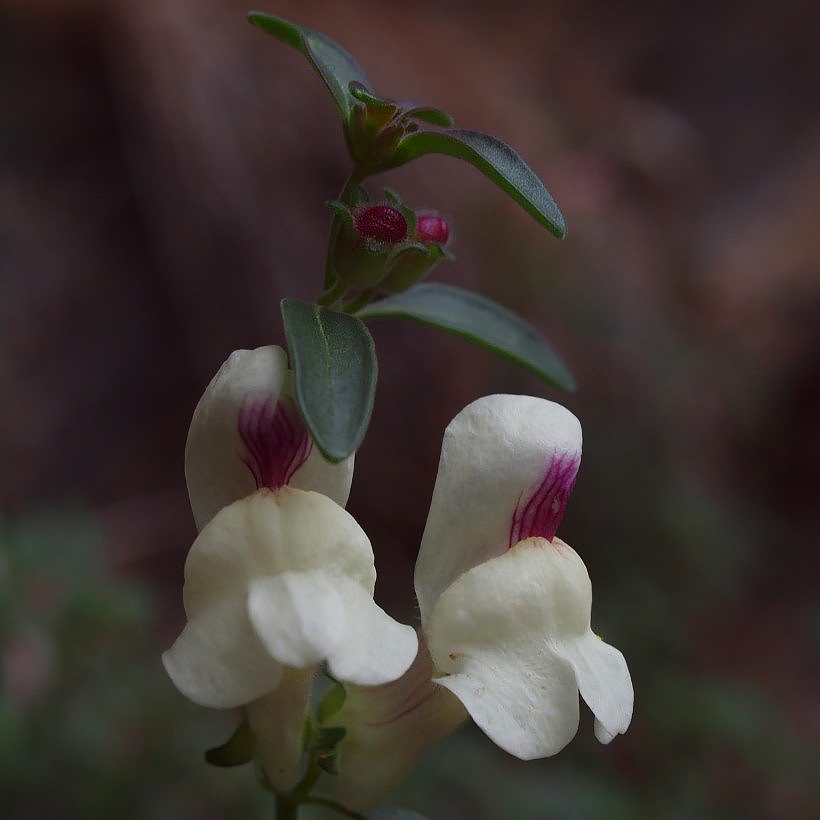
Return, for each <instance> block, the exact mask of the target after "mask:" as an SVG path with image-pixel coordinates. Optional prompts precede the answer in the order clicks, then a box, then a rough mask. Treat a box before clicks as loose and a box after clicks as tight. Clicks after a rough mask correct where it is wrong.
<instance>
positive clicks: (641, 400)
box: [0, 0, 820, 820]
mask: <svg viewBox="0 0 820 820" xmlns="http://www.w3.org/2000/svg"><path fill="white" fill-rule="evenodd" d="M246 8H247V3H246V2H238V0H140V2H136V3H135V2H130V3H129V2H121V1H119V0H108V1H107V2H106V1H105V0H73V1H71V0H63V2H58V1H57V0H51V2H49V1H48V0H16V1H14V2H10V0H3V2H0V101H1V104H2V118H0V148H1V149H2V155H1V156H0V396H1V397H2V400H1V401H0V516H1V517H0V642H1V646H2V650H1V653H0V659H1V660H2V667H1V668H2V676H1V677H0V679H1V680H2V689H1V690H0V798H2V805H3V813H4V815H5V816H8V817H13V818H51V817H82V818H97V817H100V818H102V817H134V818H166V817H167V818H172V817H173V818H178V817H197V818H199V817H202V818H222V817H225V818H227V817H270V816H271V815H272V812H273V808H272V805H271V802H270V799H269V796H268V795H266V794H265V793H264V792H262V790H260V789H258V788H257V787H256V785H255V783H254V775H253V772H252V770H251V767H244V768H241V769H233V770H218V769H213V768H210V767H208V766H207V765H206V764H205V763H204V760H203V759H202V756H201V752H202V750H203V749H205V748H207V747H209V746H213V745H216V744H218V743H220V742H221V741H222V740H223V739H224V738H225V737H226V736H227V734H228V733H229V732H230V730H231V729H232V725H233V717H232V716H230V715H225V714H222V713H218V712H212V711H208V710H205V709H199V708H197V707H194V706H193V705H191V704H189V703H187V702H186V701H185V700H184V699H183V698H182V696H181V695H179V694H178V693H177V692H176V690H174V689H173V687H172V686H171V684H170V682H169V681H168V680H167V679H166V678H165V676H164V673H163V671H162V668H161V665H160V662H159V653H160V652H161V651H162V650H163V649H164V648H166V647H167V646H168V645H170V643H171V642H172V640H173V639H174V638H175V636H176V634H177V632H178V630H179V628H180V626H181V624H182V622H183V611H182V604H181V581H182V564H183V561H184V558H185V554H186V551H187V549H188V547H189V546H190V543H191V541H192V539H193V537H194V534H195V533H194V527H193V522H192V520H191V516H190V512H189V509H188V506H187V497H186V491H185V486H184V479H183V470H182V450H183V444H184V440H185V435H186V432H187V426H188V422H189V420H190V415H191V412H192V410H193V407H194V404H195V402H196V401H197V399H198V397H199V395H200V393H201V391H202V390H203V388H204V386H205V385H206V383H207V382H208V381H209V379H210V377H211V376H212V374H213V373H214V372H215V370H216V369H217V367H218V366H219V365H220V364H221V362H222V361H223V360H224V358H225V357H226V356H227V354H228V353H229V352H230V351H231V350H233V349H235V348H239V347H252V346H256V345H260V344H266V343H271V342H281V341H282V338H283V336H282V329H281V320H280V317H279V312H278V302H279V299H280V298H281V297H282V296H284V295H290V296H296V297H302V298H312V297H314V296H315V295H316V294H317V293H318V289H319V287H320V279H321V270H322V264H323V253H324V241H325V233H326V230H327V226H328V221H329V214H328V212H327V210H326V209H325V207H324V202H325V201H326V200H328V199H331V198H333V197H335V196H336V194H337V192H338V189H339V188H340V186H341V183H342V181H343V179H344V177H345V176H346V173H347V170H348V163H347V159H346V155H345V150H344V144H343V140H342V136H341V132H340V128H339V124H338V122H337V117H336V112H335V109H334V107H333V104H332V102H331V100H330V98H329V96H328V95H327V94H326V92H325V90H324V88H323V86H322V85H321V83H320V81H319V80H318V78H317V77H315V76H314V75H313V73H312V72H311V70H310V68H309V66H308V65H307V63H306V62H305V61H304V60H303V59H302V58H301V57H300V56H299V55H298V54H297V53H296V52H295V51H293V50H292V49H289V48H287V47H285V46H283V45H281V44H279V43H277V42H276V41H274V40H273V39H271V38H269V37H266V36H265V35H263V34H261V33H260V32H258V31H256V30H254V29H252V28H251V27H250V26H248V25H247V24H246V23H245V21H244V12H245V11H246ZM263 8H265V10H269V11H271V12H274V13H277V14H280V15H281V16H284V17H287V18H290V19H294V20H296V21H299V22H301V23H303V24H306V25H309V26H311V27H313V28H316V29H318V30H320V31H323V32H325V33H327V34H328V35H330V36H331V37H333V38H334V39H336V40H338V41H339V42H341V43H342V44H343V45H345V46H346V47H347V48H348V49H349V50H351V51H352V52H353V53H354V54H355V55H356V56H357V57H358V58H359V60H360V62H361V63H362V64H363V65H364V66H365V67H366V69H367V70H368V73H369V74H370V76H371V78H372V79H373V81H374V85H375V87H376V90H377V91H379V92H382V93H385V94H387V95H390V96H395V97H398V98H406V99H415V100H418V101H420V102H427V103H431V104H436V105H440V106H441V107H443V108H445V109H446V110H448V111H450V112H451V113H452V114H453V115H454V116H455V119H456V122H457V124H459V125H461V126H463V127H468V128H470V127H471V128H475V129H478V130H483V131H486V132H489V133H493V134H497V135H499V136H501V137H502V138H504V139H505V140H507V141H508V142H510V143H511V144H512V145H514V146H515V147H516V148H517V149H518V150H519V151H520V153H521V154H522V155H523V156H524V157H525V158H526V159H527V160H528V161H529V162H530V164H531V165H532V166H533V167H534V168H535V169H536V171H537V172H538V173H539V174H540V175H541V176H542V177H543V178H544V179H545V180H546V182H547V184H548V186H549V187H550V188H551V190H552V191H553V193H554V194H555V196H556V198H557V199H558V201H559V203H560V204H561V206H562V207H563V209H564V211H565V213H566V215H567V219H568V223H569V226H570V235H569V238H568V239H567V240H566V241H564V242H558V241H556V240H555V239H553V238H552V237H551V236H549V234H547V232H546V231H544V230H542V229H541V228H539V227H538V225H536V223H535V222H533V221H532V220H531V219H530V218H529V217H528V216H527V215H526V214H524V213H523V211H521V210H520V209H519V208H517V206H516V205H515V204H513V203H512V202H510V201H508V200H507V199H506V198H505V196H504V195H503V194H502V193H500V192H499V191H498V190H497V189H496V188H495V187H494V186H493V185H492V184H491V183H489V182H488V181H487V180H486V179H484V178H483V177H482V176H481V175H480V174H479V173H478V172H476V171H475V170H474V169H472V168H470V167H469V166H467V165H463V164H461V163H458V162H457V161H456V160H452V159H449V158H433V157H431V158H426V159H424V160H422V161H419V162H418V163H417V164H414V165H413V166H412V168H411V169H399V170H397V171H395V172H392V173H390V174H389V175H385V177H384V178H383V181H384V184H389V185H390V186H391V187H393V188H395V189H397V190H399V191H400V192H401V193H402V194H403V196H404V198H405V199H406V201H408V202H409V203H410V204H413V205H417V206H421V205H424V206H427V207H431V208H436V209H439V210H441V211H442V212H443V213H445V214H447V215H448V217H449V219H450V223H451V225H452V227H453V232H454V236H455V239H454V242H453V250H454V252H455V253H456V256H457V261H456V262H455V263H451V264H449V265H441V266H440V267H439V268H438V269H437V270H436V272H435V274H434V278H435V279H437V280H441V281H447V282H452V283H455V284H458V285H462V286H466V287H470V288H472V289H474V290H477V291H479V292H481V293H484V294H486V295H488V296H490V297H492V298H494V299H496V300H498V301H499V302H502V303H504V304H506V305H508V306H509V307H511V308H513V309H516V310H518V311H519V312H520V313H522V314H523V315H524V316H525V317H526V318H527V319H529V320H530V321H531V322H532V323H533V324H535V325H537V326H538V327H539V328H540V329H541V330H542V331H543V332H544V333H545V335H546V336H547V337H548V339H549V340H550V341H551V342H552V343H553V344H554V346H555V347H556V348H557V349H558V350H559V352H560V353H561V354H562V356H563V357H564V358H565V360H566V361H567V362H568V363H569V365H570V367H571V369H572V370H573V372H574V373H575V375H576V376H577V378H578V381H579V385H580V389H579V390H578V391H577V393H576V394H574V395H564V394H560V393H559V392H557V391H553V390H551V389H549V388H546V387H544V386H543V385H542V384H540V383H539V382H538V381H536V380H535V379H534V378H532V377H530V376H528V375H526V374H522V373H521V372H519V371H517V370H516V369H515V368H514V367H513V366H512V365H510V364H508V363H506V362H504V361H502V360H500V359H496V358H494V357H492V356H491V355H490V354H489V353H487V352H486V351H483V350H480V349H478V348H473V347H471V346H469V345H468V344H467V343H466V342H464V341H463V340H461V339H458V338H456V337H450V336H446V335H444V334H441V333H439V332H437V331H435V330H432V329H428V328H423V327H420V326H415V325H410V324H402V323H399V322H387V321H385V322H382V323H379V324H373V325H372V330H373V333H374V336H375V339H376V343H377V349H378V353H379V362H380V382H379V388H378V394H377V398H376V407H375V414H374V417H373V423H372V426H371V430H370V434H369V436H368V438H367V439H366V442H365V444H364V446H363V447H362V449H361V451H360V453H359V456H358V460H357V473H356V479H355V484H354V489H353V494H352V497H351V501H350V505H349V508H350V510H351V511H352V512H353V514H354V515H355V516H356V517H357V519H358V520H359V521H360V523H361V524H362V525H363V526H364V528H365V529H366V530H367V532H368V533H369V534H370V537H371V539H372V541H373V544H374V548H375V551H376V554H377V566H378V567H379V572H380V580H379V584H378V585H377V599H378V600H379V601H380V602H381V603H382V604H383V605H385V606H386V607H387V608H388V609H389V610H390V611H391V612H392V613H393V614H395V615H396V616H397V617H400V618H402V617H403V618H407V619H413V618H414V617H415V610H414V607H415V604H414V601H413V596H412V586H411V572H412V567H413V562H414V559H415V554H416V550H417V545H418V542H419V537H420V534H421V531H422V528H423V526H424V520H425V515H426V507H427V504H428V501H429V497H430V493H431V490H432V484H433V480H434V477H435V470H436V464H437V459H438V450H439V445H440V440H441V434H442V431H443V429H444V426H445V425H446V423H447V421H448V420H449V419H450V418H451V417H452V416H453V415H454V414H455V413H456V412H457V411H458V410H459V409H460V408H461V407H462V406H463V405H464V404H466V403H467V402H469V401H471V400H472V399H474V398H476V397H477V396H479V395H482V394H486V393H490V392H522V393H531V394H535V395H544V396H547V397H549V398H552V399H556V400H559V401H562V402H564V403H566V404H567V405H568V406H569V407H570V408H571V409H572V410H573V411H574V412H575V413H576V414H577V415H578V416H579V417H580V418H581V420H582V422H583V425H584V433H585V452H584V461H583V464H582V468H581V472H580V474H579V480H578V483H577V486H576V490H575V493H574V495H573V498H572V499H571V502H570V505H569V509H568V512H567V515H566V518H565V520H564V523H563V525H562V529H561V535H562V537H563V538H564V539H565V540H567V541H568V542H569V543H571V544H572V545H573V546H575V547H576V548H577V549H578V550H579V552H580V553H581V554H582V555H583V556H584V558H585V560H586V562H587V565H588V567H589V569H590V573H591V575H592V578H593V583H594V587H595V591H596V596H595V608H594V620H593V623H594V625H595V627H596V629H597V631H600V632H601V633H602V634H604V636H605V637H606V638H607V640H609V641H611V642H612V643H613V644H615V645H616V646H618V647H619V648H621V649H622V650H623V651H624V653H625V655H626V656H627V658H628V660H629V663H630V667H631V670H632V675H633V679H634V684H635V692H636V712H635V718H634V721H633V724H632V727H631V728H630V730H629V732H628V733H627V735H626V736H624V737H622V738H619V739H617V740H616V741H615V742H614V743H613V744H612V745H611V746H609V747H601V746H599V745H598V744H597V743H596V742H595V741H594V739H593V737H592V731H591V720H590V719H589V716H588V715H584V717H583V719H582V725H581V730H580V732H579V735H578V737H577V738H576V739H575V741H574V742H573V743H572V744H571V745H570V746H569V747H568V748H567V749H566V750H565V751H563V752H562V753H561V754H560V755H558V756H557V757H555V758H553V759H549V760H543V761H537V762H531V763H523V762H520V761H516V760H513V759H512V758H509V757H507V756H506V755H505V754H504V753H502V752H501V751H499V750H498V749H496V748H495V747H494V746H493V745H492V744H491V743H490V742H489V741H488V740H487V739H485V738H484V737H483V736H482V735H481V734H480V733H479V732H478V731H476V730H474V729H472V728H470V727H466V728H464V729H462V730H461V731H459V732H458V733H457V734H455V735H453V736H452V737H451V738H450V739H448V740H446V741H445V742H444V743H442V744H441V746H439V747H438V748H436V749H434V750H433V751H432V752H431V753H430V754H429V755H428V756H427V757H426V758H425V759H424V760H423V761H422V762H421V763H420V764H419V765H418V766H417V768H416V769H415V770H414V773H413V775H412V776H411V777H410V778H409V779H408V781H407V782H406V783H405V784H404V785H403V786H402V787H401V789H400V790H399V792H398V793H397V795H396V796H395V800H394V802H395V803H397V804H399V805H403V806H405V807H407V808H413V809H416V810H419V811H422V812H425V813H427V814H428V815H429V816H430V817H431V818H433V819H434V820H449V819H450V818H454V819H456V820H457V819H458V818H467V819H468V820H472V818H476V819H477V820H481V819H482V818H489V820H528V819H529V818H538V819H540V818H709V817H744V818H747V817H749V818H757V817H760V818H804V817H805V818H809V817H816V816H820V803H818V794H817V791H816V783H814V782H813V780H814V778H815V777H816V775H817V771H818V768H817V762H818V761H817V757H816V749H817V746H816V744H817V741H818V735H819V734H820V731H819V730H820V719H819V718H818V709H817V698H818V689H817V673H818V664H817V657H818V655H817V649H818V638H820V604H818V599H817V597H816V583H817V577H818V572H817V570H818V567H817V558H816V556H817V546H818V527H817V524H818V506H817V500H818V499H817V490H818V486H820V481H818V439H819V436H818V433H819V432H820V426H819V425H818V419H819V418H820V416H819V415H818V385H819V384H820V382H819V381H818V376H820V367H818V355H817V342H818V335H819V331H820V322H819V321H818V320H819V319H820V279H818V267H819V266H818V262H819V261H820V257H818V233H820V230H819V229H820V222H819V221H818V214H819V213H820V185H818V175H819V174H820V139H818V138H819V137H820V118H819V117H818V108H820V105H818V103H819V102H820V88H819V87H818V85H819V84H818V78H820V71H819V70H818V69H820V65H818V60H817V52H818V50H817V41H816V34H817V30H818V22H819V21H818V16H817V14H816V11H817V7H816V5H815V4H814V3H813V2H811V0H782V2H751V3H750V2H741V0H717V2H715V1H714V0H711V1H710V2H706V0H691V2H686V3H684V2H650V0H615V2H607V3H604V2H600V0H576V1H575V2H571V3H570V2H562V1H561V0H541V2H534V1H533V2H524V1H521V2H510V1H509V0H503V2H502V0H487V2H473V3H457V2H437V3H433V2H428V0H415V2H412V3H408V2H401V3H399V2H390V0H380V2H372V1H371V0H347V1H346V2H344V3H341V2H340V3H323V2H319V0H300V1H299V2H295V0H283V1H282V2H276V3H271V4H269V5H268V6H263ZM374 182H375V183H376V184H377V185H378V183H380V182H381V180H379V179H376V180H374ZM374 190H377V189H374ZM306 816H308V815H306ZM310 816H312V815H310ZM316 816H317V817H318V816H319V815H316Z"/></svg>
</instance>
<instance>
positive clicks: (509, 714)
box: [336, 395, 633, 810]
mask: <svg viewBox="0 0 820 820" xmlns="http://www.w3.org/2000/svg"><path fill="white" fill-rule="evenodd" d="M580 458H581V426H580V423H579V422H578V419H577V418H576V417H575V416H574V415H572V413H570V412H569V411H568V410H566V409H565V408H563V407H561V406H560V405H558V404H555V403H553V402H550V401H546V400H544V399H538V398H532V397H529V396H506V395H496V396H487V397H485V398H482V399H478V400H477V401H474V402H473V403H472V404H470V405H468V406H467V407H466V408H465V409H464V410H462V412H461V413H459V414H458V415H457V416H456V417H455V419H453V421H452V422H451V423H450V425H449V426H448V427H447V430H446V432H445V435H444V442H443V445H442V452H441V460H440V463H439V471H438V477H437V479H436V484H435V488H434V490H433V498H432V503H431V506H430V512H429V515H428V518H427V525H426V527H425V530H424V535H423V537H422V543H421V549H420V551H419V557H418V561H417V563H416V572H415V586H416V594H417V597H418V600H419V605H420V608H421V619H422V630H423V634H424V638H425V641H424V642H421V644H420V652H419V657H418V658H417V659H416V662H415V663H414V665H413V667H412V668H411V669H410V671H408V673H407V674H406V675H405V676H404V677H403V678H402V679H401V680H399V681H396V682H395V683H391V684H388V685H387V686H384V687H379V688H378V689H377V690H368V689H366V688H359V687H351V688H350V694H349V698H350V699H351V706H350V707H349V708H348V709H347V710H345V709H343V710H342V712H340V713H339V715H338V718H339V722H340V723H342V725H345V726H346V728H347V730H348V735H347V737H346V738H345V739H344V740H343V741H342V743H341V746H340V756H339V768H340V775H339V777H338V779H337V784H336V795H337V797H338V799H339V800H340V802H342V803H343V804H344V805H346V806H347V807H348V808H353V809H358V810H362V809H366V808H368V807H369V806H371V805H374V804H375V803H377V802H379V801H380V800H381V799H383V798H384V797H385V796H386V795H387V794H388V793H389V792H390V791H391V790H392V788H393V787H394V786H395V785H396V784H397V783H398V782H399V780H400V779H401V777H403V776H404V774H406V772H407V771H408V769H409V768H410V766H411V765H412V762H413V760H414V759H415V758H416V757H417V756H418V755H419V754H420V753H421V752H422V751H423V750H424V749H425V748H426V747H427V746H428V745H429V744H430V743H431V742H433V741H435V740H437V739H438V738H440V737H442V736H443V735H444V734H446V733H447V732H448V731H449V730H450V729H452V728H453V727H454V726H455V725H457V723H458V722H459V720H460V713H459V710H461V717H463V716H464V714H463V710H464V709H466V711H467V712H469V714H470V716H471V717H472V718H473V720H474V721H475V722H476V723H477V724H478V725H479V726H480V727H481V729H482V730H483V731H484V732H485V733H486V734H487V735H488V736H489V737H490V738H491V739H492V740H493V741H494V742H495V743H496V744H498V745H499V746H500V747H501V748H503V749H505V750H506V751H507V752H510V753H511V754H513V755H515V756H517V757H519V758H523V759H532V758H539V757H547V756H549V755H553V754H555V753H556V752H558V751H560V750H561V749H562V748H563V747H564V746H565V745H566V744H567V743H568V742H569V741H570V740H571V739H572V738H573V736H574V735H575V733H576V731H577V729H578V720H579V697H578V696H579V692H580V695H581V697H583V699H584V700H585V701H586V702H587V704H588V705H589V706H590V708H591V709H592V711H593V713H594V715H595V734H596V736H597V738H598V739H599V740H600V741H601V742H602V743H608V742H609V741H610V740H612V738H614V737H615V735H617V734H619V733H622V732H624V731H625V730H626V728H627V727H628V725H629V722H630V719H631V716H632V701H633V692H632V682H631V679H630V676H629V671H628V669H627V666H626V662H625V660H624V658H623V655H622V654H621V653H620V652H619V651H618V650H617V649H615V648H614V647H612V646H610V645H609V644H607V643H604V642H603V641H602V640H600V639H599V638H598V637H597V636H596V635H595V634H593V632H592V630H591V628H590V613H591V607H592V589H591V585H590V580H589V575H588V574H587V570H586V567H585V566H584V563H583V561H582V560H581V558H580V557H579V556H578V554H577V553H576V552H575V551H574V550H573V549H572V548H571V547H569V546H568V545H567V544H565V543H564V542H563V541H561V540H560V539H558V538H556V537H555V532H556V530H557V528H558V524H559V522H560V520H561V517H562V516H563V513H564V507H565V506H566V502H567V498H568V496H569V494H570V491H571V490H572V486H573V484H574V482H575V475H576V473H577V470H578V465H579V463H580ZM425 644H426V647H425ZM425 673H426V677H424V675H425ZM453 696H455V697H453ZM456 699H457V700H456ZM374 708H375V709H378V713H379V715H380V716H381V719H377V720H376V721H374V720H373V718H372V717H371V718H368V717H367V713H368V710H373V709H374ZM408 727H410V729H411V730H412V740H411V741H410V742H406V741H404V740H403V739H401V737H400V735H401V734H402V733H406V731H407V729H408Z"/></svg>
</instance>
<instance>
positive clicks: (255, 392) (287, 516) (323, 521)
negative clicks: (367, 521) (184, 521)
mask: <svg viewBox="0 0 820 820" xmlns="http://www.w3.org/2000/svg"><path fill="white" fill-rule="evenodd" d="M290 378H291V374H290V373H289V372H288V371H287V358H286V355H285V353H284V351H283V350H282V349H281V348H279V347H276V346H269V347H262V348H258V349H256V350H240V351H236V352H235V353H233V354H232V355H231V356H230V358H229V359H228V360H227V361H226V362H225V364H224V365H223V366H222V368H221V369H220V371H219V372H218V373H217V374H216V376H215V377H214V379H213V380H212V381H211V383H210V384H209V385H208V388H207V389H206V391H205V394H204V395H203V397H202V399H201V400H200V402H199V404H198V405H197V408H196V410H195V412H194V417H193V420H192V423H191V428H190V432H189V435H188V442H187V445H186V452H185V472H186V478H187V481H188V489H189V494H190V497H191V506H192V508H193V511H194V517H195V519H196V523H197V527H198V528H199V529H200V533H199V536H198V537H197V539H196V541H194V544H193V546H192V547H191V550H190V552H189V554H188V558H187V560H186V563H185V585H184V588H183V602H184V605H185V612H186V615H187V619H188V622H187V624H186V626H185V628H184V629H183V631H182V634H181V635H180V636H179V638H177V640H176V642H175V643H174V645H173V646H172V647H171V648H170V649H169V650H168V651H167V652H165V654H164V655H163V663H164V664H165V668H166V670H167V671H168V674H169V675H170V677H171V679H172V680H173V682H174V684H175V685H176V686H177V688H178V689H179V690H180V691H181V692H182V693H183V694H185V695H186V696H187V697H189V698H190V699H191V700H193V701H195V702H196V703H199V704H202V705H204V706H210V707H215V708H232V707H237V706H247V714H248V719H249V722H250V725H251V728H252V730H253V731H254V733H255V734H256V736H257V753H258V755H259V757H260V758H261V759H262V762H263V764H264V766H265V769H266V772H267V774H268V776H269V778H270V779H271V781H272V782H273V783H274V785H275V786H277V788H281V789H287V788H290V787H291V786H292V785H293V783H294V782H295V780H296V778H297V776H298V762H299V758H300V754H301V743H302V728H303V723H304V717H305V712H306V709H307V703H308V698H309V694H310V689H311V686H312V680H313V675H314V672H315V669H316V667H317V665H318V664H320V663H323V662H326V663H327V665H328V668H329V670H330V672H331V673H332V674H333V675H334V676H335V677H336V678H338V679H339V680H341V681H346V682H350V683H356V684H362V685H373V684H383V683H386V682H388V681H391V680H394V679H396V678H398V677H400V676H401V675H402V674H403V673H404V672H405V670H407V668H408V667H409V666H410V664H411V663H412V661H413V658H414V657H415V654H416V649H417V639H416V635H415V632H414V630H413V629H412V628H411V627H408V626H403V625H401V624H399V623H397V622H396V621H394V620H393V619H392V618H390V617H389V616H388V615H387V614H386V613H385V612H384V611H383V610H382V609H380V608H379V607H378V606H377V605H376V604H375V602H374V601H373V588H374V585H375V581H376V570H375V567H374V564H373V550H372V547H371V545H370V542H369V540H368V539H367V536H366V535H365V533H364V532H363V531H362V529H361V528H360V527H359V525H358V524H357V523H356V521H355V520H354V519H353V517H352V516H351V515H350V514H349V513H347V512H346V511H345V510H344V508H343V506H342V505H343V504H344V503H345V502H346V501H347V496H348V493H349V489H350V482H351V477H352V470H353V458H352V456H351V457H350V458H349V459H347V460H345V461H343V462H341V463H340V464H335V465H334V464H330V463H329V462H327V461H326V460H325V459H324V457H323V456H322V455H321V454H320V453H319V452H318V450H317V449H316V448H315V447H314V446H313V442H312V441H311V439H310V437H309V434H308V432H307V430H306V428H305V426H304V424H303V422H302V420H301V417H300V415H299V412H298V409H297V407H296V404H295V402H294V400H293V398H292V387H291V385H290Z"/></svg>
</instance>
